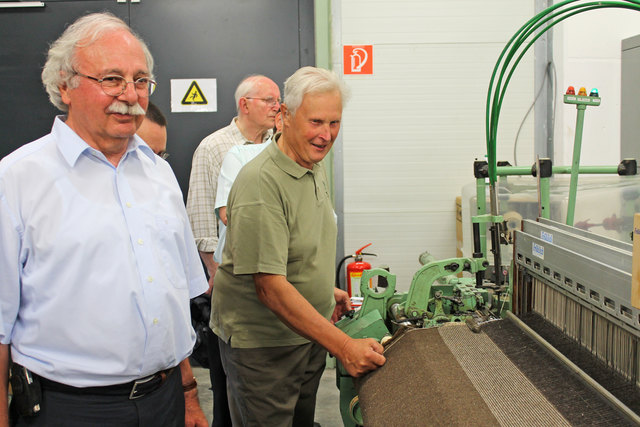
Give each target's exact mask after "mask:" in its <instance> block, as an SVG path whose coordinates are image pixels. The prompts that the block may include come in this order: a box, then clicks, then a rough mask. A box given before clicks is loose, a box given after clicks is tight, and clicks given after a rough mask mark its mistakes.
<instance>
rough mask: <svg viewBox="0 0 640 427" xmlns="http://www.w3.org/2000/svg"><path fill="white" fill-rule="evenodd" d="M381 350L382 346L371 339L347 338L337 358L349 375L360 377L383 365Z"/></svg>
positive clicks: (383, 359)
mask: <svg viewBox="0 0 640 427" xmlns="http://www.w3.org/2000/svg"><path fill="white" fill-rule="evenodd" d="M382 350H383V347H382V344H380V343H379V342H378V341H376V340H375V339H373V338H361V339H354V338H349V339H348V340H346V341H345V343H344V345H343V347H342V352H341V353H342V354H340V355H339V356H337V357H338V359H340V362H342V365H343V366H344V367H345V369H346V370H347V372H348V373H349V375H351V376H352V377H360V376H362V375H364V374H366V373H367V372H370V371H373V370H375V369H378V368H379V367H380V366H382V365H384V363H385V361H386V359H385V357H384V356H383V355H382Z"/></svg>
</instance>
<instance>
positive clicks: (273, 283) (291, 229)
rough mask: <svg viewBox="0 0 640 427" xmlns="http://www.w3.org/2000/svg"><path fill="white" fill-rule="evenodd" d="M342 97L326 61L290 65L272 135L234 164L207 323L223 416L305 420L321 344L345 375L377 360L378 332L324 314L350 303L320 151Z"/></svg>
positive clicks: (252, 421)
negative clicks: (218, 367) (362, 331)
mask: <svg viewBox="0 0 640 427" xmlns="http://www.w3.org/2000/svg"><path fill="white" fill-rule="evenodd" d="M344 100H345V87H344V85H343V83H342V82H341V80H340V79H339V78H338V76H337V75H336V74H335V73H333V72H330V71H327V70H323V69H318V68H314V67H304V68H301V69H300V70H298V71H296V72H295V73H294V74H293V75H292V76H291V77H289V78H288V79H287V81H286V82H285V102H284V103H283V104H282V107H281V108H282V116H283V124H284V127H283V130H282V135H281V137H280V138H278V140H277V141H275V143H273V144H271V145H270V146H269V147H267V148H266V149H265V150H264V151H263V152H262V153H260V154H259V155H258V156H257V157H256V158H255V159H254V160H252V161H251V162H249V163H248V164H247V165H246V166H245V167H244V168H243V169H242V170H241V171H240V173H239V174H238V177H237V178H236V181H235V183H234V185H233V188H232V190H231V193H230V195H229V201H228V204H227V221H228V229H227V242H226V245H225V248H224V252H223V257H222V264H221V265H220V268H219V270H218V273H217V274H216V277H215V282H214V287H215V289H216V291H215V292H214V293H213V298H212V310H211V327H212V329H213V331H214V332H215V333H216V335H217V336H218V337H220V353H221V358H222V363H223V365H224V368H225V371H226V373H227V384H228V390H229V405H230V407H231V415H232V419H233V423H234V425H238V426H246V425H268V426H287V425H289V426H291V425H294V426H312V425H313V417H314V412H315V399H316V392H317V389H318V384H319V381H320V377H321V376H322V371H323V370H324V362H325V357H326V350H328V351H329V352H331V354H333V355H334V356H336V357H337V358H338V359H339V360H340V361H341V362H342V363H343V365H344V366H345V368H346V369H347V371H348V372H349V373H350V374H351V375H353V376H360V375H363V374H364V373H366V372H368V371H371V370H373V369H376V368H377V367H379V366H381V365H382V364H384V362H385V358H384V356H382V346H381V345H380V344H379V343H378V342H376V341H375V340H373V339H353V338H350V337H349V336H347V335H346V334H344V333H343V332H342V331H340V330H339V329H338V328H336V327H335V326H334V325H333V321H335V320H336V319H337V318H338V317H339V316H341V315H342V314H343V313H344V312H345V311H347V310H348V309H350V303H349V298H348V296H347V294H346V293H345V292H344V291H341V290H339V289H337V288H335V287H334V274H333V271H334V267H335V264H334V262H335V261H334V260H335V247H336V222H335V216H334V213H333V208H332V205H331V199H330V197H329V186H328V184H327V178H326V174H325V171H324V167H323V166H322V164H319V162H320V161H321V160H322V159H324V157H325V156H326V155H327V153H328V152H329V150H330V149H331V146H332V145H333V142H334V141H335V139H336V137H337V135H338V131H339V130H340V120H341V117H342V105H343V101H344ZM325 349H326V350H325Z"/></svg>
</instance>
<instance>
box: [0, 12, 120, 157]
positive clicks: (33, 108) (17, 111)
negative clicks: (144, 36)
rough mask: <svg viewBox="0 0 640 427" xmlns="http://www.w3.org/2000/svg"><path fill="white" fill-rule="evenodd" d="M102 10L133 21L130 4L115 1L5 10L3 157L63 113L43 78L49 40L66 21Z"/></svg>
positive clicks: (0, 15)
mask: <svg viewBox="0 0 640 427" xmlns="http://www.w3.org/2000/svg"><path fill="white" fill-rule="evenodd" d="M98 11H110V12H112V13H113V14H114V15H117V16H119V17H120V18H122V19H125V20H127V19H128V15H129V6H128V5H127V4H117V3H116V2H115V1H113V0H111V1H83V2H69V1H67V2H47V3H46V6H45V7H43V8H16V9H0V93H2V97H0V135H2V142H1V143H0V158H1V157H4V156H6V155H7V154H9V153H10V152H12V151H13V150H15V149H16V148H18V147H20V146H21V145H23V144H26V143H27V142H29V141H33V140H34V139H37V138H39V137H41V136H43V135H45V134H46V133H48V132H49V131H50V130H51V125H52V124H53V117H54V116H55V115H56V114H60V112H59V111H58V110H57V109H56V108H55V107H54V106H53V105H51V103H50V102H49V98H48V96H47V93H46V91H45V90H44V87H43V86H42V81H41V79H40V73H41V72H42V67H43V65H44V63H45V61H46V56H47V50H48V49H49V44H50V43H51V42H52V41H53V40H55V39H56V38H58V36H59V35H60V34H61V33H62V31H63V30H64V28H65V25H66V23H68V22H73V21H74V20H75V19H76V18H78V17H79V16H82V15H84V14H85V13H87V12H98Z"/></svg>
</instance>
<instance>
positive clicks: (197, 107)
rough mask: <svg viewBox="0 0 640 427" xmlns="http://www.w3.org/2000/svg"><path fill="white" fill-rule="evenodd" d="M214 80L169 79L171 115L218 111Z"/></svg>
mask: <svg viewBox="0 0 640 427" xmlns="http://www.w3.org/2000/svg"><path fill="white" fill-rule="evenodd" d="M217 98H218V83H217V81H216V79H211V78H204V77H197V76H192V77H191V78H188V79H171V112H172V113H210V112H215V111H218V99H217Z"/></svg>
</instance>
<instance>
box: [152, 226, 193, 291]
mask: <svg viewBox="0 0 640 427" xmlns="http://www.w3.org/2000/svg"><path fill="white" fill-rule="evenodd" d="M153 233H154V236H153V242H154V244H155V247H156V254H157V255H156V256H157V260H158V262H159V263H160V264H161V268H162V269H163V270H164V272H165V274H166V276H167V279H168V280H169V281H170V282H171V283H172V284H173V286H174V287H176V288H186V287H187V275H186V272H185V265H186V244H185V241H184V237H185V233H184V223H183V221H182V220H180V219H179V218H174V217H170V216H166V215H156V216H155V230H153Z"/></svg>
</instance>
